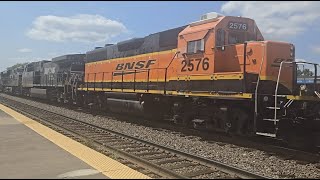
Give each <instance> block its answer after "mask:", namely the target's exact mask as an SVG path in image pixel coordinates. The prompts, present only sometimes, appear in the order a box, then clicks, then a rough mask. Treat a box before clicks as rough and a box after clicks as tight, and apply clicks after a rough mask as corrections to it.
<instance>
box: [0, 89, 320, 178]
mask: <svg viewBox="0 0 320 180" xmlns="http://www.w3.org/2000/svg"><path fill="white" fill-rule="evenodd" d="M0 95H1V96H3V97H6V98H9V99H13V100H18V101H20V102H23V103H26V104H28V105H31V106H36V107H40V108H42V109H45V110H50V111H52V112H55V113H59V114H62V115H65V116H68V117H71V118H76V119H78V120H81V121H84V122H87V123H91V124H94V125H97V126H100V127H104V128H107V129H111V130H114V131H117V132H120V133H124V134H127V135H130V136H135V137H137V138H140V139H144V140H148V141H150V142H154V143H157V144H160V145H165V146H167V147H170V148H174V149H177V150H180V151H184V152H187V153H192V154H196V155H198V156H202V157H206V158H208V159H212V160H215V161H220V162H223V163H226V164H229V165H233V166H235V167H238V168H241V169H246V170H249V171H251V172H254V173H256V174H259V175H263V176H268V177H272V178H320V169H319V167H320V163H317V164H311V163H309V164H305V165H303V164H298V163H297V162H296V161H295V160H283V159H281V158H279V157H277V156H273V155H269V154H268V153H265V152H263V151H260V150H256V149H252V148H250V149H252V151H249V152H248V148H244V147H240V146H235V145H231V144H224V143H223V144H221V143H219V142H216V143H215V142H212V141H210V143H209V142H207V141H202V140H201V138H200V137H191V138H190V136H185V137H181V136H180V135H179V133H177V132H168V131H167V130H166V131H162V130H156V129H153V128H151V127H145V126H141V125H136V124H131V123H128V122H123V121H118V120H115V119H111V118H108V117H101V116H93V115H91V114H86V113H82V112H76V111H73V110H69V109H66V108H61V107H56V106H52V105H48V104H44V103H40V102H35V101H31V100H27V99H23V98H19V97H13V96H9V95H6V94H0Z"/></svg>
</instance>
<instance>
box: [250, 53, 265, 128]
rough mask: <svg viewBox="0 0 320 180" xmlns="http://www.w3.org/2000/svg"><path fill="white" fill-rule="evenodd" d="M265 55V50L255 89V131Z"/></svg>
mask: <svg viewBox="0 0 320 180" xmlns="http://www.w3.org/2000/svg"><path fill="white" fill-rule="evenodd" d="M264 55H265V51H263V55H262V61H261V64H260V69H259V75H258V80H257V84H256V89H255V95H254V98H255V101H254V113H255V114H254V119H253V130H254V132H256V131H257V116H258V88H259V83H260V76H261V71H262V65H263V63H264Z"/></svg>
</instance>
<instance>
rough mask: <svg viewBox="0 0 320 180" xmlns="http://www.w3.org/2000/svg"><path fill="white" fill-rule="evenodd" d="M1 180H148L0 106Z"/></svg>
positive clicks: (138, 173)
mask: <svg viewBox="0 0 320 180" xmlns="http://www.w3.org/2000/svg"><path fill="white" fill-rule="evenodd" d="M0 178H3V179H6V178H10V179H16V178H23V179H29V178H30V179H33V178H37V179H38V178H43V179H51V178H52V179H65V178H68V179H69V178H72V179H131V178H133V179H149V177H148V176H146V175H144V174H142V173H140V172H137V171H135V170H133V169H131V168H129V167H127V166H125V165H123V164H121V163H119V162H117V161H115V160H113V159H111V158H109V157H107V156H105V155H103V154H101V153H99V152H97V151H95V150H93V149H91V148H89V147H87V146H84V145H82V144H80V143H78V142H77V141H74V140H72V139H70V138H69V137H66V136H64V135H62V134H60V133H58V132H56V131H53V130H52V129H50V128H48V127H46V126H43V125H42V124H40V123H38V122H36V121H34V120H32V119H30V118H28V117H26V116H24V115H22V114H20V113H17V112H15V111H13V110H12V109H10V108H8V107H5V106H3V105H1V104H0Z"/></svg>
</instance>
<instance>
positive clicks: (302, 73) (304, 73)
mask: <svg viewBox="0 0 320 180" xmlns="http://www.w3.org/2000/svg"><path fill="white" fill-rule="evenodd" d="M297 76H298V77H313V72H312V71H310V69H307V68H306V69H304V70H303V71H301V70H300V69H298V70H297Z"/></svg>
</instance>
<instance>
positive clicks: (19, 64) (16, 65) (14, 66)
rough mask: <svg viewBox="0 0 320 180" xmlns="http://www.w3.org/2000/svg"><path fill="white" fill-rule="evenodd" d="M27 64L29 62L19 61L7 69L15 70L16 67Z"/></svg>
mask: <svg viewBox="0 0 320 180" xmlns="http://www.w3.org/2000/svg"><path fill="white" fill-rule="evenodd" d="M26 64H28V63H17V64H15V65H13V66H11V67H8V68H7V70H13V69H16V68H19V67H23V66H25V65H26Z"/></svg>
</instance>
